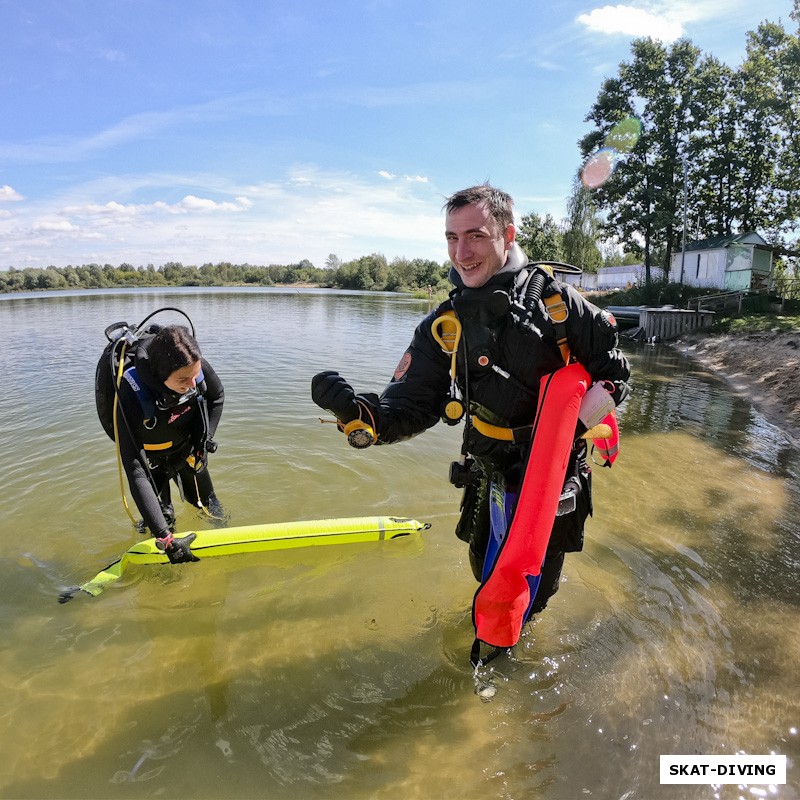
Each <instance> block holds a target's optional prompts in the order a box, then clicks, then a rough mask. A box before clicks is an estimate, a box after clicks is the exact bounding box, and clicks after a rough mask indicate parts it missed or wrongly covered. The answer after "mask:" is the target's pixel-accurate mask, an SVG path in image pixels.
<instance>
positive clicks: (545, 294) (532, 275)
mask: <svg viewBox="0 0 800 800" xmlns="http://www.w3.org/2000/svg"><path fill="white" fill-rule="evenodd" d="M528 273H529V274H528V276H527V278H526V279H525V280H524V281H523V285H524V289H523V291H524V294H523V302H524V304H525V307H526V309H527V310H528V313H531V310H532V309H533V308H534V306H535V305H536V304H537V303H538V302H539V300H541V301H542V302H543V303H544V307H545V311H547V316H548V317H550V321H551V322H552V323H553V328H554V329H555V333H556V343H557V344H558V349H559V350H560V351H561V355H562V357H563V359H564V363H565V364H569V363H570V361H571V359H572V356H571V353H570V349H569V342H567V317H568V316H569V309H568V308H567V304H566V302H565V301H564V297H563V295H562V294H561V292H560V291H559V290H558V289H556V288H555V286H557V285H558V284H557V283H556V280H555V276H554V274H553V270H552V269H551V268H550V267H548V266H547V265H545V264H532V265H531V266H530V267H529V268H528ZM548 278H549V281H548Z"/></svg>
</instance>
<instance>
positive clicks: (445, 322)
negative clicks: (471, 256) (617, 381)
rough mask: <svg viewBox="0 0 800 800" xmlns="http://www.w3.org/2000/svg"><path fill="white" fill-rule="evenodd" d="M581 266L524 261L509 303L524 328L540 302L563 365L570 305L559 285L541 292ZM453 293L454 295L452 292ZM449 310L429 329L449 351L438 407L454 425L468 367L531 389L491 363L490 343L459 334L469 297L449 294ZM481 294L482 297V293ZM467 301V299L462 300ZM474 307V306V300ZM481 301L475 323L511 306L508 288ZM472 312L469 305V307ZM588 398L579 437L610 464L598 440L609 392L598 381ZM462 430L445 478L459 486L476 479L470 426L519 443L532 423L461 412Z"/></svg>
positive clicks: (604, 435) (603, 436)
mask: <svg viewBox="0 0 800 800" xmlns="http://www.w3.org/2000/svg"><path fill="white" fill-rule="evenodd" d="M581 272H582V270H581V269H580V268H579V267H576V266H574V265H572V264H566V263H563V262H560V261H536V262H531V263H530V264H529V265H528V269H527V270H523V272H522V273H521V274H520V275H519V276H518V277H517V279H516V284H515V288H516V289H517V291H518V296H519V297H520V300H518V301H517V302H516V303H515V304H514V307H513V311H512V314H513V315H514V317H515V318H516V319H517V320H518V322H520V323H521V324H522V325H523V326H524V327H529V328H534V327H535V326H534V324H533V316H534V309H536V308H537V306H538V304H539V301H541V302H542V303H543V305H544V310H545V312H546V314H547V317H548V318H549V320H550V322H551V324H552V326H553V331H554V334H555V340H556V344H557V346H558V349H559V351H560V353H561V358H562V359H563V362H564V365H568V364H570V363H573V362H574V361H575V358H574V356H573V355H572V353H571V351H570V346H569V342H568V340H567V325H566V323H567V319H568V317H569V309H568V307H567V304H566V302H565V300H564V297H563V296H562V294H561V292H560V291H559V290H558V289H552V291H550V292H548V293H547V294H545V293H544V292H545V286H546V283H547V279H548V277H549V278H550V279H554V278H555V273H565V274H573V275H574V274H581ZM454 295H455V293H454ZM451 297H452V298H453V299H452V303H453V309H448V310H446V311H444V312H443V313H442V314H440V315H439V316H438V317H437V318H436V319H435V320H434V321H433V324H432V326H431V333H432V335H433V337H434V339H435V340H436V342H437V343H438V344H439V346H440V347H441V349H442V351H443V352H444V353H445V354H446V355H450V357H451V364H450V390H449V397H448V400H447V401H446V402H445V403H444V405H443V407H442V414H441V416H442V421H443V422H445V423H446V424H448V425H454V424H456V423H457V422H458V421H459V420H460V419H461V418H462V417H463V416H464V414H465V413H466V409H469V407H470V404H469V396H468V392H469V370H470V368H473V369H479V370H482V369H487V370H488V369H491V370H492V371H494V372H496V373H498V374H499V375H501V376H502V377H504V378H505V379H506V380H510V381H511V382H512V383H513V384H514V385H515V387H516V388H517V389H520V390H522V391H524V392H530V390H529V389H528V388H527V387H526V386H524V385H523V384H522V383H521V382H520V381H518V380H517V379H516V378H515V377H514V376H513V375H511V374H510V373H509V372H507V371H506V370H504V369H502V367H500V366H499V365H498V364H496V363H494V362H493V359H492V358H491V354H490V352H489V347H488V346H487V344H486V343H485V342H482V341H477V342H476V341H474V338H475V337H474V335H473V341H472V342H469V341H468V338H469V337H467V336H466V335H463V336H462V334H463V328H462V325H461V322H460V320H459V319H458V316H457V307H458V305H465V299H467V298H469V295H467V294H466V293H463V292H462V293H461V294H458V295H455V296H453V295H451ZM484 297H485V295H484ZM468 302H469V300H468V299H467V303H468ZM473 305H477V303H474V304H473ZM485 307H486V304H484V306H482V307H481V308H480V309H478V312H477V315H478V318H479V320H480V321H485V320H484V319H483V318H484V317H488V318H498V317H499V316H501V315H502V314H503V313H505V312H507V311H508V310H510V309H511V303H510V298H509V295H508V293H507V292H505V291H502V290H497V291H495V292H493V293H492V295H491V296H490V298H489V302H488V311H486V310H485ZM470 311H472V312H473V313H475V312H474V309H470ZM459 346H461V347H462V349H463V351H464V359H463V363H464V370H465V372H466V375H465V378H464V389H465V397H464V399H463V400H462V398H461V393H460V391H459V388H458V386H457V385H456V374H455V372H456V361H457V352H458V348H459ZM590 398H591V401H590V403H588V404H587V405H590V406H591V408H590V409H587V412H588V413H583V410H582V413H581V421H582V422H583V423H584V426H585V428H586V429H587V430H586V431H585V432H584V433H582V434H581V436H580V437H579V438H582V439H594V447H596V448H598V449H599V451H600V452H601V454H602V455H603V458H604V459H605V463H606V464H607V465H608V466H610V465H611V461H610V460H609V459H608V457H607V455H606V453H607V450H606V449H604V445H603V444H602V442H604V441H605V440H607V439H608V437H610V436H611V435H612V432H611V429H610V428H609V426H608V425H606V424H603V422H602V421H603V420H605V418H606V417H607V415H608V414H609V413H611V411H612V409H613V407H614V402H613V400H612V399H611V397H610V390H608V389H606V388H605V387H604V385H603V383H602V382H601V383H600V384H597V385H596V386H595V387H593V388H592V390H590V392H589V396H587V401H589V400H590ZM465 424H466V426H467V428H466V430H465V432H464V438H463V444H462V450H461V456H460V459H459V461H457V462H453V463H452V464H451V466H450V482H451V483H453V484H454V485H455V486H456V487H458V488H463V487H465V486H466V485H468V484H472V483H475V482H476V481H477V480H478V476H477V475H476V474H475V472H474V471H472V470H471V467H472V463H473V462H472V459H471V458H470V457H469V455H468V452H467V446H468V440H469V428H470V426H472V427H474V428H475V430H476V431H478V433H480V434H482V435H483V436H486V437H487V438H490V439H496V440H499V441H505V442H511V443H514V444H524V443H526V442H529V441H530V440H531V437H532V433H533V426H532V425H523V426H520V427H515V428H510V427H504V426H500V425H495V424H492V423H490V422H488V421H486V420H484V419H482V418H481V417H480V416H479V415H478V414H476V413H468V414H467V416H466V423H465Z"/></svg>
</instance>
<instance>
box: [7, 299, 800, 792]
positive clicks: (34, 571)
mask: <svg viewBox="0 0 800 800" xmlns="http://www.w3.org/2000/svg"><path fill="white" fill-rule="evenodd" d="M164 305H169V306H178V307H179V308H182V309H184V310H185V311H186V312H187V313H188V314H189V315H190V316H191V317H192V319H193V320H194V323H195V325H196V327H197V334H198V339H199V341H200V344H201V347H202V348H203V351H204V354H205V355H206V357H207V358H208V359H209V360H210V361H211V362H212V364H213V365H214V366H215V368H216V369H217V371H218V372H219V374H220V376H221V377H222V379H223V381H224V384H225V389H226V404H225V413H224V415H223V420H222V423H221V425H220V429H219V431H218V437H217V438H218V439H219V442H220V448H219V451H218V453H216V454H215V455H214V456H212V459H211V470H212V474H213V476H214V480H215V484H216V486H217V489H218V493H219V495H220V496H221V498H222V499H223V501H224V502H225V504H226V505H227V507H228V508H229V510H230V511H231V513H232V516H233V518H232V524H237V525H247V524H256V523H260V522H279V521H284V520H293V519H319V518H327V517H350V516H361V515H371V514H398V515H404V516H412V517H415V518H417V519H420V520H423V521H426V522H430V523H431V528H430V530H429V531H427V532H425V533H423V534H422V535H420V536H414V537H406V538H403V539H399V540H395V541H389V542H382V543H374V544H361V545H348V546H333V547H317V548H306V549H302V550H290V551H282V552H273V553H258V554H250V555H243V556H228V557H225V558H218V559H207V560H203V561H202V562H200V563H198V564H191V565H180V566H175V567H172V566H156V567H136V568H131V569H130V571H128V572H126V573H125V575H124V577H123V578H122V579H121V580H120V581H119V582H118V583H117V584H116V585H115V586H114V587H112V588H110V589H109V590H108V591H106V592H105V593H104V594H103V595H101V596H99V597H96V598H90V597H88V596H79V597H76V598H75V599H74V600H73V601H72V602H70V603H67V604H65V605H59V604H58V603H57V602H56V598H57V596H58V594H59V592H60V591H62V590H63V589H64V588H66V587H68V586H73V585H75V584H79V583H82V582H84V581H86V580H88V579H89V578H91V577H92V576H93V575H94V574H95V573H96V572H97V571H98V570H99V569H101V568H102V567H104V566H105V565H106V564H108V563H110V562H111V561H113V560H114V559H115V558H117V557H118V556H119V555H120V554H121V553H122V552H123V551H124V550H125V549H126V548H127V547H129V546H130V545H131V544H133V543H134V542H135V541H136V538H137V535H136V533H135V532H134V531H133V530H132V528H131V525H130V522H129V520H128V518H127V516H126V515H125V512H124V509H123V506H122V501H121V498H120V491H119V479H118V476H117V472H116V462H115V455H114V448H113V445H112V443H111V442H110V440H109V439H107V438H106V436H105V434H104V433H103V432H102V430H101V428H100V425H99V422H98V421H97V418H96V415H95V410H94V399H93V384H94V369H95V365H96V362H97V358H98V356H99V353H100V351H101V350H102V347H103V343H104V338H103V329H104V328H105V327H106V326H107V325H108V324H109V323H111V322H114V321H117V320H127V321H129V322H139V321H140V320H141V319H142V318H143V317H144V316H146V315H147V314H148V313H149V312H151V311H153V310H154V309H156V308H158V307H160V306H164ZM426 312H427V304H426V303H424V302H419V301H414V300H409V299H406V298H401V297H397V296H392V295H365V294H343V293H342V294H337V293H331V292H323V291H312V290H294V289H292V290H271V289H264V290H262V289H251V290H247V291H244V290H241V291H240V290H178V291H170V292H165V291H155V290H153V291H148V290H145V291H142V290H139V291H132V292H128V293H120V292H116V293H113V292H109V293H104V292H94V293H83V294H79V295H61V294H41V295H36V296H17V297H8V296H0V334H1V335H2V342H3V344H2V347H0V374H2V376H3V383H2V386H3V392H2V396H3V400H4V402H3V413H2V416H0V433H2V443H3V448H2V450H1V451H0V475H1V476H2V480H1V482H0V487H2V488H1V489H0V490H1V491H2V503H1V504H0V521H1V527H0V536H2V556H1V557H0V621H1V622H2V629H3V631H4V639H5V646H4V647H3V649H2V651H0V667H1V669H0V709H2V711H0V719H1V720H2V723H1V724H2V728H0V730H1V731H2V735H0V764H1V765H2V769H0V797H2V798H101V797H102V798H149V797H171V798H221V799H223V800H224V799H225V798H256V797H258V798H261V797H263V798H272V797H274V798H325V799H326V800H327V799H328V798H337V799H338V798H347V800H359V798H387V799H388V798H391V799H392V800H394V798H397V797H403V798H407V799H408V800H414V799H416V798H458V799H459V800H463V799H464V798H470V799H471V798H483V797H486V798H514V800H523V798H525V799H527V798H550V799H557V800H561V799H562V798H563V799H564V800H572V799H573V798H580V797H596V798H603V800H605V799H606V798H716V797H721V798H728V797H730V798H734V797H737V798H738V797H747V798H750V797H780V798H797V797H800V778H798V767H797V766H796V763H797V760H798V756H800V752H798V751H800V747H799V746H798V733H797V729H798V727H800V700H798V676H799V674H800V668H799V667H798V665H799V664H800V601H799V600H798V598H799V597H800V591H798V589H799V588H800V587H799V583H800V582H798V577H797V576H798V567H799V566H800V537H799V536H798V500H799V498H800V490H799V488H798V466H799V464H800V458H799V457H798V450H797V449H796V448H795V447H794V446H792V444H791V443H790V442H789V441H788V440H787V439H786V437H784V436H783V434H782V433H781V432H780V431H778V430H777V429H775V428H774V427H772V426H771V425H769V424H768V423H767V422H766V421H765V420H764V419H763V418H762V417H761V416H760V415H759V414H758V413H757V412H755V411H754V410H753V409H752V408H751V407H750V406H749V405H748V403H747V402H746V401H745V400H743V399H741V398H739V397H737V396H735V395H734V394H732V393H731V392H730V391H729V390H728V388H727V387H726V385H725V384H724V383H723V382H722V381H721V380H720V379H719V378H717V377H716V376H714V375H712V374H709V373H707V372H704V371H703V370H701V369H699V368H698V367H697V366H695V365H693V364H692V363H691V362H689V361H688V360H686V359H685V358H684V357H683V355H682V354H680V353H676V352H674V351H671V350H669V349H666V348H662V347H653V346H646V345H630V344H628V345H624V347H625V348H626V352H627V354H628V355H629V357H630V359H631V361H632V363H633V366H634V370H635V394H634V395H633V396H632V398H631V399H630V400H629V401H628V403H627V404H626V406H625V407H624V409H623V411H622V414H621V428H622V449H621V455H620V458H619V459H618V461H617V463H616V465H615V466H614V468H613V469H611V470H608V469H599V468H598V469H595V474H594V482H595V515H594V518H593V519H592V520H591V521H590V523H589V525H588V528H587V545H586V548H585V550H584V552H583V553H581V554H573V555H570V556H568V557H567V563H566V567H565V572H564V581H563V583H562V586H561V590H560V591H559V593H558V594H557V595H556V596H555V598H554V599H553V600H552V601H551V603H550V607H549V608H548V609H547V611H546V612H545V613H544V614H543V615H542V616H541V618H540V619H538V620H537V621H536V622H534V623H533V624H532V625H530V626H528V628H527V629H526V631H525V634H524V637H523V639H522V641H521V643H520V644H519V645H518V646H517V647H516V648H515V649H514V651H513V653H512V654H511V655H510V656H509V657H506V656H503V657H501V658H498V659H496V660H495V661H494V662H492V664H491V665H490V666H491V667H492V668H493V669H491V670H488V669H487V670H485V671H484V672H483V673H482V674H481V675H480V676H478V679H477V681H476V678H475V676H474V675H473V672H472V669H471V668H470V666H469V663H468V661H469V659H468V656H469V648H470V645H471V642H472V633H473V632H472V626H471V621H470V607H471V602H472V596H473V593H474V591H475V588H476V585H475V583H474V581H473V579H472V576H471V572H470V568H469V564H468V560H467V554H466V548H465V546H464V545H463V544H462V543H461V542H459V541H458V540H457V539H456V538H455V536H454V535H453V527H454V525H455V522H456V519H457V513H458V504H459V499H460V498H459V493H458V491H457V490H455V489H453V488H452V487H451V486H450V485H449V484H448V482H447V469H448V465H449V462H450V461H451V460H452V459H453V458H454V457H456V455H457V453H458V447H459V440H460V428H459V429H451V428H447V427H445V426H443V425H440V426H437V427H436V428H435V429H433V430H432V431H430V432H428V433H426V434H425V435H423V436H421V437H418V438H417V439H415V440H413V441H410V442H404V443H402V444H398V445H394V446H391V447H382V448H372V449H370V450H367V451H355V450H353V449H351V448H348V447H347V446H346V444H345V442H344V439H343V438H342V437H341V435H340V434H338V433H337V432H336V430H335V428H334V427H333V426H332V425H321V424H320V422H319V416H320V414H319V410H318V409H317V408H316V407H315V406H314V405H313V404H312V403H311V400H310V397H309V384H310V379H311V376H312V375H313V374H314V373H315V372H317V371H319V370H321V369H326V368H327V369H338V370H339V371H340V372H342V373H343V374H344V375H346V376H347V377H348V378H349V379H350V380H351V381H352V382H353V383H354V385H355V386H356V389H357V390H359V391H369V390H379V389H380V388H382V386H383V385H384V384H385V382H386V381H387V380H388V378H389V376H390V375H391V373H392V371H393V369H394V367H395V365H396V363H397V361H398V360H399V357H400V355H401V354H402V352H403V350H404V348H405V346H406V344H407V342H408V340H409V338H410V335H411V332H412V330H413V328H414V326H415V325H416V324H417V323H418V321H419V320H420V319H421V318H422V317H423V316H424V314H425V313H426ZM162 321H163V320H162ZM323 416H324V415H323ZM178 525H179V528H180V529H181V530H192V529H198V528H203V527H206V525H205V523H204V521H203V520H202V519H200V518H199V517H198V516H197V515H196V514H195V512H194V511H193V509H191V508H189V507H182V508H180V509H179V517H178ZM487 686H488V687H492V690H493V691H494V690H495V689H496V693H495V694H494V696H493V697H492V698H491V699H490V700H488V699H487V696H488V695H490V694H491V693H492V692H491V691H490V692H486V691H484V695H485V696H484V697H481V696H480V695H479V694H477V693H476V691H477V690H479V689H483V690H485V689H486V687H487ZM739 752H746V753H754V754H756V753H760V754H768V753H779V754H784V755H786V756H787V757H788V767H787V774H788V782H787V784H786V785H783V786H777V787H772V788H770V787H747V786H742V787H736V786H726V787H712V786H660V785H659V755H660V754H678V753H687V754H696V753H697V754H702V753H704V754H718V755H728V754H734V753H739Z"/></svg>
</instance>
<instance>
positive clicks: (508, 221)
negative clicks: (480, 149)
mask: <svg viewBox="0 0 800 800" xmlns="http://www.w3.org/2000/svg"><path fill="white" fill-rule="evenodd" d="M481 204H484V205H485V206H486V208H487V209H488V211H489V215H490V216H491V217H492V219H493V220H494V221H495V222H496V223H497V225H498V227H499V228H500V231H501V232H502V231H505V229H506V227H508V226H509V225H513V224H514V201H513V200H512V199H511V195H510V194H507V193H506V192H504V191H503V190H502V189H495V187H494V186H492V185H491V184H489V183H482V184H480V185H479V186H470V188H469V189H461V191H458V192H456V193H455V194H453V195H451V196H450V197H448V198H447V200H446V201H445V204H444V206H443V208H444V210H445V213H447V214H449V213H451V212H452V211H457V210H458V209H459V208H464V206H469V205H481Z"/></svg>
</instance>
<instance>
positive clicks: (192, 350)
mask: <svg viewBox="0 0 800 800" xmlns="http://www.w3.org/2000/svg"><path fill="white" fill-rule="evenodd" d="M147 357H148V359H149V361H150V368H151V369H152V371H153V374H154V375H155V376H156V378H158V379H159V380H160V381H161V382H162V383H163V382H164V381H165V380H167V378H169V376H170V375H172V373H173V372H175V370H177V369H182V368H183V367H188V366H189V365H190V364H194V363H196V362H197V361H199V360H200V346H199V345H198V344H197V341H196V340H195V338H194V336H192V334H191V333H189V329H188V328H186V327H184V326H183V325H167V326H165V327H163V328H161V330H160V331H158V333H156V335H155V336H154V337H153V338H152V340H151V341H150V344H149V345H148V346H147Z"/></svg>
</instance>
